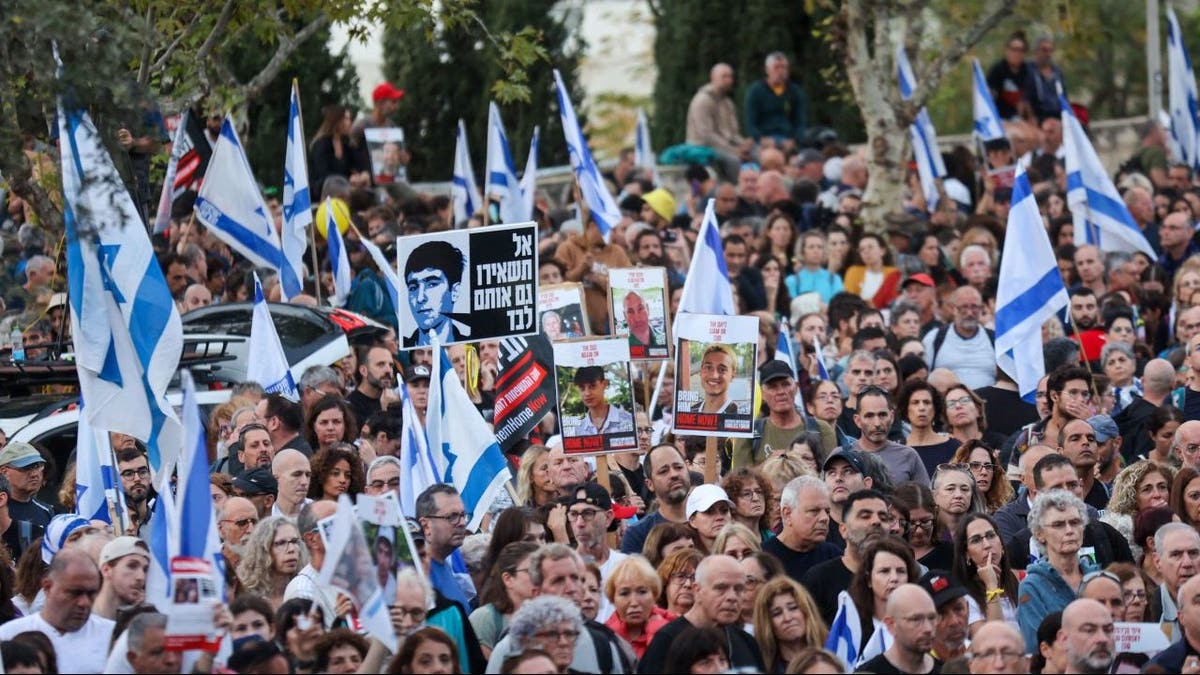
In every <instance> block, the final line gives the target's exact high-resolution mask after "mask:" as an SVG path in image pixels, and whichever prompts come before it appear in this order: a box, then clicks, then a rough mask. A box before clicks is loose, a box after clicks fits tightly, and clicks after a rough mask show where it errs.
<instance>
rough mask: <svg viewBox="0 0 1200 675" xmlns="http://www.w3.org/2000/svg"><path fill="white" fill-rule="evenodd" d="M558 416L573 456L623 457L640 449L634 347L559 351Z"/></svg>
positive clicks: (607, 344)
mask: <svg viewBox="0 0 1200 675" xmlns="http://www.w3.org/2000/svg"><path fill="white" fill-rule="evenodd" d="M554 362H555V373H556V378H557V380H558V394H559V399H558V416H559V420H560V421H561V428H562V438H563V450H564V451H566V452H568V453H577V454H581V453H587V454H591V453H598V452H621V451H626V450H631V449H633V448H636V447H637V435H636V434H635V433H634V429H633V413H632V410H633V386H632V382H631V380H630V372H629V344H628V343H627V342H625V341H624V340H620V339H606V340H580V341H575V342H562V343H558V344H556V345H554Z"/></svg>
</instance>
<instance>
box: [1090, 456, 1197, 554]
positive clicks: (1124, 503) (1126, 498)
mask: <svg viewBox="0 0 1200 675" xmlns="http://www.w3.org/2000/svg"><path fill="white" fill-rule="evenodd" d="M1174 476H1175V472H1174V471H1173V470H1172V469H1171V467H1169V466H1164V465H1159V464H1155V463H1154V462H1150V461H1146V460H1143V461H1140V462H1135V463H1133V464H1130V465H1129V466H1127V467H1125V468H1124V469H1121V473H1118V474H1117V478H1116V480H1114V481H1113V485H1112V497H1110V498H1109V500H1108V509H1106V510H1105V512H1104V516H1103V517H1102V518H1101V520H1103V521H1104V522H1106V523H1108V524H1109V525H1112V526H1113V527H1115V528H1116V529H1117V531H1118V532H1120V533H1121V534H1122V535H1123V536H1124V537H1125V538H1126V539H1127V540H1129V549H1130V551H1131V552H1132V553H1133V557H1134V559H1137V557H1138V556H1140V555H1141V553H1142V547H1141V542H1137V541H1134V540H1133V519H1134V517H1136V516H1137V514H1138V513H1140V512H1141V511H1145V510H1146V509H1152V508H1157V507H1160V506H1169V505H1170V503H1171V479H1172V478H1174ZM1179 517H1180V518H1181V519H1182V518H1183V514H1182V513H1180V514H1179Z"/></svg>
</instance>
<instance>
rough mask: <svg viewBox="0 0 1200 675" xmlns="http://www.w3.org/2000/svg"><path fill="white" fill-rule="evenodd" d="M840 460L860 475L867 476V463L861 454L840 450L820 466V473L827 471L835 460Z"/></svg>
mask: <svg viewBox="0 0 1200 675" xmlns="http://www.w3.org/2000/svg"><path fill="white" fill-rule="evenodd" d="M838 459H840V460H842V461H843V462H845V463H847V464H849V465H850V466H851V467H853V468H854V470H855V471H857V472H859V473H861V474H862V475H864V476H865V475H867V461H866V460H865V459H864V458H863V456H862V453H861V452H859V451H858V450H847V449H841V450H838V451H837V452H835V453H833V454H832V455H830V456H829V457H827V458H826V459H825V464H823V465H822V466H821V470H822V471H828V470H829V465H830V464H833V462H834V461H835V460H838Z"/></svg>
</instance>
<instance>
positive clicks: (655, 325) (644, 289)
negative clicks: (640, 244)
mask: <svg viewBox="0 0 1200 675" xmlns="http://www.w3.org/2000/svg"><path fill="white" fill-rule="evenodd" d="M608 289H609V295H608V298H609V304H610V306H611V308H612V309H611V311H610V312H609V316H610V317H611V319H610V327H609V328H610V330H611V331H612V334H613V335H617V336H620V337H624V338H627V339H628V340H629V358H631V359H635V360H648V359H666V358H669V357H670V356H671V335H670V328H669V326H668V324H669V323H670V322H669V321H667V270H666V268H663V267H632V268H617V269H610V270H608Z"/></svg>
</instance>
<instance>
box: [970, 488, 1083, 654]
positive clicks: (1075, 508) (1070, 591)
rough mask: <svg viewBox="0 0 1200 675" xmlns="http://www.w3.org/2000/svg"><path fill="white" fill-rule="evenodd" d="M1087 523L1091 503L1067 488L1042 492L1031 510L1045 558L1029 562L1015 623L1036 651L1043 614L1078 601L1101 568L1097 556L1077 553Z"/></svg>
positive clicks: (1031, 522)
mask: <svg viewBox="0 0 1200 675" xmlns="http://www.w3.org/2000/svg"><path fill="white" fill-rule="evenodd" d="M1087 523H1088V511H1087V506H1086V505H1085V504H1084V503H1083V500H1082V499H1080V498H1079V497H1076V496H1075V495H1074V494H1072V493H1070V492H1067V491H1066V490H1050V491H1049V492H1043V493H1041V494H1039V495H1038V496H1037V498H1036V499H1034V500H1033V506H1031V507H1030V509H1029V529H1030V531H1031V532H1032V533H1033V538H1034V541H1036V542H1037V547H1038V553H1039V555H1040V556H1041V560H1039V561H1038V562H1036V563H1034V564H1032V565H1030V566H1029V568H1028V569H1027V570H1026V575H1025V579H1024V580H1023V581H1021V585H1020V587H1019V588H1018V590H1017V595H1018V596H1019V598H1018V601H1017V623H1018V624H1020V628H1021V634H1022V635H1023V636H1025V646H1026V648H1028V649H1029V650H1030V651H1031V652H1033V651H1036V650H1037V644H1038V643H1037V630H1038V626H1039V625H1041V623H1042V619H1044V618H1046V617H1047V616H1048V615H1050V614H1053V613H1054V612H1057V611H1060V610H1062V609H1064V608H1065V607H1066V606H1067V605H1069V604H1070V603H1071V601H1073V600H1075V598H1076V595H1077V594H1078V589H1079V587H1080V585H1081V584H1083V582H1084V581H1086V580H1087V578H1088V575H1090V574H1091V573H1092V572H1095V571H1097V570H1098V569H1099V568H1098V567H1097V565H1096V562H1095V561H1094V560H1090V559H1087V558H1083V559H1081V558H1080V557H1079V548H1080V546H1082V545H1083V532H1084V527H1086V526H1087ZM989 600H990V598H989Z"/></svg>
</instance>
